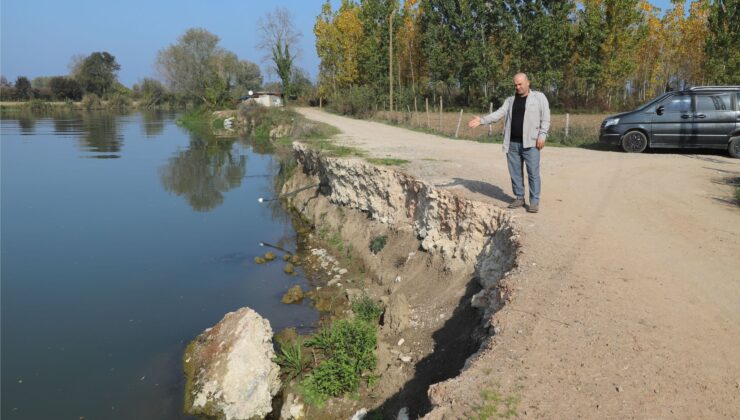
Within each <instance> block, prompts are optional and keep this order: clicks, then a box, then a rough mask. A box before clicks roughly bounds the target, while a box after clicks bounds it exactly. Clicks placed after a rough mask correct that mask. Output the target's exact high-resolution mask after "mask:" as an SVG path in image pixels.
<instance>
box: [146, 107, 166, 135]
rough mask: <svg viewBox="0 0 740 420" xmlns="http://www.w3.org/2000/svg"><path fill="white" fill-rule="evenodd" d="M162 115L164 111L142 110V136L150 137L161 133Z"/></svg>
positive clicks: (162, 126)
mask: <svg viewBox="0 0 740 420" xmlns="http://www.w3.org/2000/svg"><path fill="white" fill-rule="evenodd" d="M164 117H165V113H164V112H161V111H156V110H151V111H142V113H141V119H142V121H141V130H142V132H143V133H144V136H146V137H149V138H151V137H156V136H158V135H160V134H162V131H164Z"/></svg>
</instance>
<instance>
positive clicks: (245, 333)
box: [186, 308, 280, 419]
mask: <svg viewBox="0 0 740 420" xmlns="http://www.w3.org/2000/svg"><path fill="white" fill-rule="evenodd" d="M220 343H225V344H224V345H223V346H221V345H219V344H220ZM190 357H191V363H193V364H194V366H195V369H194V371H196V372H198V373H197V374H195V375H194V377H193V378H190V380H192V381H193V384H194V386H193V387H192V388H193V394H192V395H191V397H192V398H191V399H190V401H192V406H191V407H186V411H187V412H188V413H190V414H196V415H197V414H206V415H213V414H214V413H213V411H215V412H217V414H218V416H219V417H223V418H226V419H246V418H251V417H253V416H259V417H264V416H265V415H266V414H268V413H270V412H271V411H272V398H273V397H274V396H275V395H276V394H277V392H278V391H279V390H280V379H279V377H278V375H279V373H280V367H279V366H278V365H277V364H276V363H275V362H273V359H274V358H275V351H274V350H273V346H272V328H271V327H270V323H269V322H268V321H267V320H266V319H264V318H262V317H261V316H259V315H258V314H257V313H256V312H255V311H253V310H252V309H250V308H242V309H239V310H238V311H236V312H231V313H228V314H226V316H225V317H224V318H223V319H222V320H221V321H220V322H219V323H218V324H217V326H216V327H215V328H212V329H208V330H206V331H205V332H204V333H202V334H201V335H199V336H198V337H197V338H196V339H195V343H194V344H193V349H192V354H191V355H190ZM207 407H208V408H209V410H210V411H209V412H206V408H207Z"/></svg>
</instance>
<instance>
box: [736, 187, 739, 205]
mask: <svg viewBox="0 0 740 420" xmlns="http://www.w3.org/2000/svg"><path fill="white" fill-rule="evenodd" d="M735 200H737V203H738V204H740V187H737V188H735Z"/></svg>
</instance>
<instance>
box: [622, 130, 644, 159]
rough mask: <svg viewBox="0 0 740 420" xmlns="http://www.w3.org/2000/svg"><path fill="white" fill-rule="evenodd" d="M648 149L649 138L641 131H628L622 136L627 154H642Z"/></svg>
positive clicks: (623, 146)
mask: <svg viewBox="0 0 740 420" xmlns="http://www.w3.org/2000/svg"><path fill="white" fill-rule="evenodd" d="M646 147H647V137H645V134H643V133H642V132H641V131H637V130H633V131H628V132H627V134H625V135H624V136H622V149H623V150H624V151H625V152H627V153H642V152H643V151H644V150H645V148H646Z"/></svg>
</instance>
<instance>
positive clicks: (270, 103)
mask: <svg viewBox="0 0 740 420" xmlns="http://www.w3.org/2000/svg"><path fill="white" fill-rule="evenodd" d="M240 99H242V101H243V102H244V104H249V103H256V104H260V105H262V106H266V107H281V106H283V94H282V93H277V92H251V91H250V92H249V95H247V96H244V97H242V98H240Z"/></svg>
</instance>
